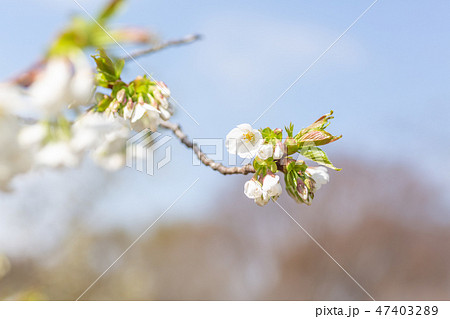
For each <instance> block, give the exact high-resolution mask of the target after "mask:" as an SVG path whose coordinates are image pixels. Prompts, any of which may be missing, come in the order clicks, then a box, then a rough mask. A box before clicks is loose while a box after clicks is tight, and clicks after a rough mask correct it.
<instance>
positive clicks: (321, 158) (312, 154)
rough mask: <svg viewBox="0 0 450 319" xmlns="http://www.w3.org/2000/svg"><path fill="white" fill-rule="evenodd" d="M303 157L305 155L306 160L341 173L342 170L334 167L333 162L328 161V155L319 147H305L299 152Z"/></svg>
mask: <svg viewBox="0 0 450 319" xmlns="http://www.w3.org/2000/svg"><path fill="white" fill-rule="evenodd" d="M298 152H299V153H300V154H301V155H303V156H304V157H306V158H309V159H310V160H312V161H314V162H316V163H318V164H322V165H324V166H326V167H328V168H331V169H334V170H336V171H340V170H341V169H340V168H336V167H334V165H333V164H332V163H331V161H330V160H329V159H328V157H327V154H326V153H325V152H324V151H322V150H321V149H320V148H318V147H317V146H312V145H310V146H307V147H303V148H301V149H300V150H299V151H298Z"/></svg>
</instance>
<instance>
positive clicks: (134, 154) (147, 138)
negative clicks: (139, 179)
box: [126, 129, 172, 175]
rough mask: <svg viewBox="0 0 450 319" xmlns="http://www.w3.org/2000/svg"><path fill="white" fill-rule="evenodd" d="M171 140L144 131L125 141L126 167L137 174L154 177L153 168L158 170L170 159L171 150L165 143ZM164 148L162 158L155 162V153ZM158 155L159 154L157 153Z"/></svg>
mask: <svg viewBox="0 0 450 319" xmlns="http://www.w3.org/2000/svg"><path fill="white" fill-rule="evenodd" d="M171 139H172V137H170V136H168V135H163V134H161V133H159V132H152V131H150V130H149V129H145V130H143V131H141V132H139V133H137V134H136V135H134V136H133V137H132V138H130V139H129V140H128V141H127V146H126V165H127V167H130V168H135V169H136V170H138V171H139V172H144V170H145V172H146V173H147V174H148V175H154V173H155V166H156V169H157V170H159V169H161V168H162V167H164V166H165V165H166V164H167V163H169V162H170V160H171V159H172V148H171V147H170V145H167V143H168V142H169V141H170V140H171ZM164 146H165V152H164V158H162V159H160V160H159V161H157V160H156V159H155V155H156V151H157V150H158V149H160V148H162V147H164ZM158 153H159V152H158Z"/></svg>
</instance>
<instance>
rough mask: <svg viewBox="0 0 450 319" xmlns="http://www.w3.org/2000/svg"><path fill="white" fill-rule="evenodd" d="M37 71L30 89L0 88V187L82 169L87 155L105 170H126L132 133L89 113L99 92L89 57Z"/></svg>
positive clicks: (60, 60) (59, 60) (58, 60)
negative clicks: (33, 173) (37, 174)
mask: <svg viewBox="0 0 450 319" xmlns="http://www.w3.org/2000/svg"><path fill="white" fill-rule="evenodd" d="M37 72H38V73H37V75H36V76H35V78H34V79H33V82H32V83H31V85H29V86H28V87H23V86H20V85H17V84H12V83H3V84H1V85H0V131H1V137H0V147H1V148H2V152H1V155H0V188H1V189H3V190H5V189H7V188H8V184H9V182H10V180H11V179H12V178H13V177H14V176H15V175H16V174H18V173H23V172H26V171H28V170H30V169H36V168H42V167H53V168H61V167H74V166H77V165H78V164H80V162H81V161H82V159H83V158H84V155H85V153H86V152H88V153H90V155H91V156H92V158H93V159H94V161H95V162H96V163H98V164H99V165H101V166H102V167H104V168H106V169H111V170H113V169H118V168H120V167H122V166H123V165H124V164H125V143H126V140H127V139H128V138H129V135H130V128H129V125H127V123H126V121H125V120H123V119H118V118H111V117H108V116H106V114H101V113H95V112H93V111H89V112H85V108H84V106H86V105H89V104H92V102H93V99H92V97H93V94H94V90H95V85H94V72H93V69H92V68H91V67H90V65H89V62H88V61H87V58H86V57H84V56H82V55H78V56H76V57H67V56H62V57H51V58H49V59H47V60H46V61H45V63H44V64H43V65H42V66H41V67H40V68H39V70H38V71H37ZM79 114H80V115H79Z"/></svg>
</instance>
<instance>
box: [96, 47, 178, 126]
mask: <svg viewBox="0 0 450 319" xmlns="http://www.w3.org/2000/svg"><path fill="white" fill-rule="evenodd" d="M94 59H95V62H96V64H97V72H98V73H97V74H96V79H97V83H98V85H99V86H101V87H104V88H107V89H111V94H110V95H106V94H101V93H98V94H97V97H96V98H97V105H96V107H95V108H94V111H96V112H101V113H105V114H106V115H107V116H109V117H121V118H123V119H125V120H127V121H129V122H130V124H131V127H132V128H133V129H134V130H136V131H140V130H143V129H145V128H149V129H150V130H152V131H156V130H157V128H158V125H159V123H160V121H161V120H164V121H167V120H168V119H170V117H171V115H172V114H173V109H172V107H171V105H170V103H169V98H170V90H169V89H168V88H167V86H166V85H165V84H164V82H162V81H153V80H151V79H149V78H147V76H143V77H142V76H138V77H137V78H136V79H135V80H133V81H131V82H130V83H125V82H123V81H122V80H121V78H120V74H121V72H122V68H123V65H124V61H123V60H119V61H117V62H113V61H112V60H111V59H110V58H109V57H108V56H107V55H106V54H105V52H104V51H101V50H100V53H99V54H98V55H96V56H94Z"/></svg>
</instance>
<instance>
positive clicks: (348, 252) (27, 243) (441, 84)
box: [0, 0, 450, 300]
mask: <svg viewBox="0 0 450 319" xmlns="http://www.w3.org/2000/svg"><path fill="white" fill-rule="evenodd" d="M78 2H79V3H80V4H82V5H83V6H84V7H85V8H86V9H87V10H88V11H89V12H92V13H95V12H97V11H98V9H99V8H100V7H101V6H102V5H103V4H104V2H103V1H87V0H83V1H81V0H78ZM371 3H372V2H371V1H349V2H345V3H342V2H336V1H321V2H309V1H281V2H276V3H275V2H273V1H272V2H270V1H247V2H245V3H243V2H240V1H227V2H210V1H189V2H186V1H159V2H158V1H144V0H141V1H138V0H134V1H133V0H131V1H128V3H127V6H126V7H125V8H124V10H122V12H121V14H120V15H118V16H117V18H116V19H115V20H114V21H113V22H114V23H113V25H115V26H127V25H140V26H146V27H148V28H149V29H150V30H152V31H154V32H155V33H156V34H157V35H158V36H159V37H160V39H162V40H169V39H176V38H180V37H183V36H185V35H187V34H193V33H199V34H201V35H203V39H202V41H199V42H195V43H193V44H191V45H188V46H183V47H179V48H170V49H167V50H165V51H161V52H159V53H156V54H153V55H149V56H146V57H142V58H140V59H139V63H140V64H141V65H142V66H143V67H144V68H145V69H146V70H148V71H149V72H150V73H151V74H152V75H153V76H154V77H155V78H157V79H158V80H163V81H164V82H165V83H167V85H168V86H169V88H170V89H171V91H172V95H173V97H174V98H175V99H176V100H177V101H178V102H179V103H180V105H182V106H183V108H184V109H186V110H187V111H188V112H189V114H191V115H192V117H193V118H194V119H195V120H196V121H197V122H198V124H197V123H195V121H193V120H192V119H191V118H190V117H189V116H188V115H187V114H186V113H185V112H184V111H183V110H181V109H180V108H177V113H176V114H175V115H174V117H173V121H175V122H179V123H181V124H182V126H183V128H184V130H185V131H186V132H187V133H188V134H189V136H190V137H192V138H223V137H224V136H225V135H226V134H227V133H228V131H229V130H230V129H231V128H233V127H234V126H235V125H237V124H240V123H245V122H248V123H252V122H253V121H254V120H256V119H257V118H258V117H259V116H260V115H261V113H262V112H263V111H264V110H265V109H266V108H267V107H268V106H269V105H271V104H272V102H273V101H274V100H275V99H276V98H277V97H278V96H279V95H280V94H281V93H282V92H283V91H284V90H285V89H286V88H287V87H288V86H289V85H290V84H291V83H292V82H293V81H294V80H295V79H296V78H297V77H298V76H299V75H300V74H301V73H302V72H303V71H304V70H305V69H306V68H307V67H308V66H309V65H310V64H311V63H312V62H313V61H314V60H315V59H316V58H317V57H318V56H319V55H320V54H321V53H322V52H323V51H325V49H326V48H327V47H328V46H329V45H330V44H331V43H332V42H333V41H334V40H335V39H336V38H337V37H338V36H339V35H340V34H341V33H342V32H343V31H344V30H345V29H346V28H347V27H348V26H349V25H350V24H351V23H352V22H353V21H354V20H355V19H356V18H357V17H358V16H359V15H360V14H361V13H362V12H363V11H364V10H365V9H366V8H367V7H368V6H369V5H370V4H371ZM2 6H3V10H2V12H1V13H0V16H1V18H2V25H3V28H0V39H1V42H0V43H1V46H2V59H0V76H1V78H2V80H7V79H9V78H11V77H13V76H15V75H16V74H17V73H19V72H20V71H22V70H25V69H27V67H29V66H30V65H31V64H33V63H34V62H35V61H36V60H38V59H39V58H40V57H41V56H42V54H43V52H45V49H46V48H47V46H48V45H49V44H50V43H51V41H52V39H53V38H54V37H55V35H56V34H57V33H58V31H59V30H60V29H61V28H63V27H64V26H65V25H66V24H67V22H68V18H70V16H72V15H74V14H78V13H81V14H83V12H82V11H81V9H80V7H79V6H78V5H77V4H76V3H75V2H74V1H72V0H64V1H49V0H40V1H37V0H35V1H33V0H22V1H13V0H4V1H3V2H2ZM449 12H450V3H449V2H447V1H431V2H423V1H408V5H407V6H406V5H405V3H404V2H400V1H383V0H381V1H379V2H378V3H377V4H375V5H374V6H373V7H372V8H371V9H370V10H369V11H368V12H367V14H366V15H365V16H364V17H362V18H361V20H360V21H359V22H358V23H357V24H356V25H355V26H354V27H353V28H352V29H350V30H349V32H347V33H346V34H345V35H344V36H343V37H342V38H341V39H340V40H339V41H338V42H337V43H336V45H335V46H334V47H333V48H331V49H330V50H329V51H328V52H327V53H326V54H325V55H324V56H323V58H322V59H321V60H320V61H318V62H317V63H316V64H315V65H314V67H313V68H311V70H310V71H309V72H308V73H307V74H306V75H305V76H304V77H302V78H301V79H300V81H299V82H298V83H297V84H296V85H295V86H294V87H293V88H292V89H290V90H289V91H288V92H287V93H286V94H285V96H283V97H282V98H281V99H280V100H279V101H278V102H277V103H276V104H275V105H274V106H273V107H272V108H271V109H270V110H269V111H268V112H267V113H266V114H264V115H263V116H262V117H261V118H260V119H259V120H258V121H257V122H256V123H255V125H254V126H255V127H266V126H270V127H273V128H274V127H284V126H285V125H287V124H288V123H289V122H290V121H292V122H293V123H294V124H295V126H296V128H297V129H300V128H301V127H304V126H307V125H309V124H310V123H311V122H313V121H314V120H316V119H317V118H318V117H319V116H321V115H322V114H325V113H327V112H329V110H330V109H333V110H334V111H335V117H336V118H335V119H334V120H333V121H332V124H331V125H330V127H329V131H330V132H331V133H334V134H335V135H339V134H343V136H344V137H343V138H342V139H341V140H339V141H338V142H336V143H333V144H331V145H328V146H327V147H325V150H326V151H327V154H328V156H329V157H330V159H331V160H332V161H333V163H334V164H335V165H336V166H337V167H341V168H343V170H342V171H341V172H337V173H335V172H330V175H331V181H330V183H329V184H328V185H326V186H324V187H323V188H322V189H321V190H320V191H319V192H318V193H317V194H316V198H315V199H314V202H313V204H312V206H311V207H306V206H305V205H303V206H300V205H298V204H296V203H295V202H294V201H293V200H292V199H291V198H290V197H288V196H287V194H286V193H284V194H282V196H281V198H280V199H279V202H280V204H281V205H282V206H283V207H284V208H285V209H286V211H287V212H289V214H291V216H292V217H293V218H295V219H296V221H297V222H298V223H299V224H300V225H302V227H304V229H306V230H307V231H308V232H309V234H311V236H313V237H314V238H315V239H316V240H317V241H318V242H319V243H320V244H321V245H322V246H323V247H324V248H325V249H326V250H327V251H328V252H329V254H330V255H332V256H333V257H334V258H335V259H336V261H337V262H338V263H339V264H340V265H341V266H342V267H343V268H345V269H346V270H347V271H348V273H350V274H351V275H352V276H353V277H354V278H355V279H356V280H357V281H358V282H359V283H360V284H361V285H362V286H363V287H364V288H365V289H366V290H367V291H368V292H369V293H370V294H371V295H372V296H373V297H374V298H375V299H377V300H402V299H405V300H420V299H444V300H446V299H447V300H448V299H449V298H450V272H449V269H450V234H449V232H448V229H449V221H450V196H449V192H450V170H449V169H448V165H447V163H448V162H449V160H450V147H449V146H450V145H449V138H448V136H449V135H450V126H449V125H448V116H449V115H450V114H449V106H450V102H449V101H450V90H449V85H450V72H449V71H450V60H449V56H450V43H449V41H448V36H449V33H448V30H450V21H449V20H448V14H449ZM115 50H116V51H115V52H116V53H117V55H123V52H121V50H120V49H119V48H116V49H115ZM137 74H142V70H141V69H140V68H139V67H138V66H137V65H135V64H133V62H130V63H128V64H127V66H126V76H129V78H130V79H131V78H134V77H135V76H136V75H137ZM175 107H176V106H175ZM168 134H169V133H168ZM170 145H171V147H172V161H171V162H170V163H169V164H168V165H166V166H164V167H163V168H162V169H161V170H159V171H158V172H157V173H156V174H155V175H154V176H148V175H146V174H144V173H141V172H138V171H135V170H133V169H131V168H125V169H123V170H122V171H120V172H118V173H115V174H110V173H107V172H105V171H103V170H101V169H100V168H97V167H96V166H95V165H94V164H92V163H91V162H90V161H89V160H86V161H85V162H84V163H83V165H82V166H81V167H80V168H77V169H72V170H62V171H50V170H48V171H47V170H41V171H36V172H34V173H33V174H28V175H24V176H18V177H17V178H16V179H15V180H14V182H13V187H14V192H11V193H1V194H0V299H7V300H11V299H13V300H16V299H19V300H74V299H77V298H78V297H79V296H80V295H81V294H82V293H83V292H84V291H85V289H86V288H87V287H88V286H89V285H90V284H91V283H92V282H93V281H94V280H95V279H97V277H98V276H100V274H102V273H103V272H104V271H105V269H107V268H108V267H109V266H110V265H111V264H112V263H113V262H114V261H115V260H116V259H117V257H118V256H119V255H120V254H121V253H122V252H123V251H124V250H125V249H126V248H127V247H128V246H129V245H130V244H131V243H132V242H133V241H134V240H135V239H136V238H137V237H138V236H139V235H140V234H141V233H142V232H143V231H144V230H145V229H146V228H147V227H149V226H150V225H151V224H152V223H153V222H154V221H155V219H156V218H158V216H160V215H161V214H162V213H163V212H164V211H165V210H166V209H167V208H168V207H169V206H170V205H171V204H172V203H173V202H174V200H175V199H176V198H177V197H179V196H180V195H181V194H182V193H183V192H184V191H185V190H186V188H188V187H189V185H191V184H192V183H193V182H194V181H195V180H196V179H197V178H199V180H198V182H197V183H195V184H194V186H193V187H192V188H191V189H189V190H188V192H187V193H186V194H185V195H184V196H183V197H182V198H180V199H179V200H178V201H176V202H175V204H173V206H172V207H171V208H170V210H168V211H167V213H166V214H165V215H164V216H163V217H162V218H161V219H160V220H159V221H158V222H157V223H156V224H155V225H154V226H153V227H152V228H150V229H149V231H148V232H147V233H146V234H145V235H144V236H143V237H142V238H141V239H140V240H139V241H138V242H137V243H136V244H135V245H134V246H133V247H132V248H131V249H130V250H129V251H128V252H127V253H126V254H125V255H124V256H123V257H122V258H121V259H120V260H119V261H118V262H117V263H116V264H115V265H114V266H113V267H112V268H111V269H110V270H109V271H108V272H107V273H106V274H105V275H104V276H103V277H102V278H101V279H100V280H99V281H98V282H97V283H96V284H95V285H94V286H93V287H92V288H91V289H90V290H89V291H88V292H86V294H85V295H84V296H83V299H88V300H217V299H218V300H353V299H356V300H368V299H369V296H368V295H367V294H365V293H364V291H363V290H362V289H361V288H360V287H358V285H356V283H355V282H353V281H352V280H351V278H349V277H348V276H347V275H346V274H345V273H344V272H343V271H342V269H341V268H340V267H339V266H338V265H337V264H336V263H335V262H334V261H333V260H331V259H330V257H329V256H327V254H326V253H325V252H324V251H322V250H321V248H319V247H318V246H317V245H316V243H314V241H312V240H311V238H309V237H308V236H307V234H305V232H304V231H303V230H302V229H301V228H300V227H299V226H298V225H297V224H296V223H294V222H293V220H292V219H291V218H290V217H289V216H288V215H287V214H286V213H285V212H284V211H283V210H281V209H280V207H278V206H277V205H276V204H274V203H269V205H267V206H265V207H263V208H261V207H257V206H256V205H254V203H253V202H252V201H251V200H249V199H247V198H246V197H245V195H244V194H243V184H244V183H245V181H246V180H248V179H249V177H248V176H222V175H220V174H218V173H216V172H214V171H212V170H211V169H209V168H207V167H204V166H192V153H191V152H190V151H189V150H188V149H186V148H185V147H184V146H182V145H181V144H179V142H178V141H177V140H176V139H172V140H171V142H170Z"/></svg>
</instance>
